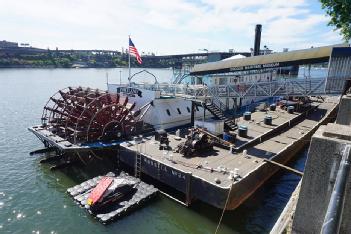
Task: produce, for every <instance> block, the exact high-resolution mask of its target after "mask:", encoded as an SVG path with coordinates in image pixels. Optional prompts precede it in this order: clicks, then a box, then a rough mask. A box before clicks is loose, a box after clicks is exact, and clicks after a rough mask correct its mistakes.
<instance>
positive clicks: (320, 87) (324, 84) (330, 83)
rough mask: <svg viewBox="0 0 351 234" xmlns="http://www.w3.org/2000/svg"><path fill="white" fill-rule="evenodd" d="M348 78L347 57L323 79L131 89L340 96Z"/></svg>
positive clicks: (189, 94)
mask: <svg viewBox="0 0 351 234" xmlns="http://www.w3.org/2000/svg"><path fill="white" fill-rule="evenodd" d="M350 78H351V57H337V58H334V59H333V61H331V62H330V63H329V67H328V73H327V75H326V76H325V77H303V78H278V79H276V80H271V81H263V82H262V81H252V82H238V83H235V84H229V85H211V86H207V85H188V84H167V83H161V84H160V83H155V84H135V83H133V84H132V86H133V87H135V88H141V89H147V90H160V91H161V94H162V95H170V96H178V97H183V98H185V99H193V100H196V99H200V100H203V99H206V98H214V99H218V98H245V97H250V98H254V97H262V98H264V97H267V98H268V97H274V96H323V95H340V94H342V93H343V91H344V89H345V83H346V81H347V80H349V79H350Z"/></svg>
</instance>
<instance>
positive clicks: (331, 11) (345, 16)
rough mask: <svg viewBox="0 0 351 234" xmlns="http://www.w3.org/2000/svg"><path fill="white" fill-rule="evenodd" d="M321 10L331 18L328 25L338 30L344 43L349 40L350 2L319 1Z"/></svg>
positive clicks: (350, 28) (340, 0) (337, 0)
mask: <svg viewBox="0 0 351 234" xmlns="http://www.w3.org/2000/svg"><path fill="white" fill-rule="evenodd" d="M320 1H321V3H322V8H323V9H325V10H326V12H327V14H328V15H329V16H330V17H331V20H330V22H329V24H328V25H333V26H335V27H336V28H337V29H340V31H341V34H342V35H343V37H344V39H345V41H349V40H350V39H351V1H350V0H320Z"/></svg>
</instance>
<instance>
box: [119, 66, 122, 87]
mask: <svg viewBox="0 0 351 234" xmlns="http://www.w3.org/2000/svg"><path fill="white" fill-rule="evenodd" d="M119 84H120V85H121V84H122V70H119Z"/></svg>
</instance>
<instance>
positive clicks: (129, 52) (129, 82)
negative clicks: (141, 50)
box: [128, 35, 130, 85]
mask: <svg viewBox="0 0 351 234" xmlns="http://www.w3.org/2000/svg"><path fill="white" fill-rule="evenodd" d="M129 41H130V35H128V70H129V77H128V81H129V85H130V46H129Z"/></svg>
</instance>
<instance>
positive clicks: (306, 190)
mask: <svg viewBox="0 0 351 234" xmlns="http://www.w3.org/2000/svg"><path fill="white" fill-rule="evenodd" d="M337 123H340V124H334V123H333V124H328V125H327V126H321V127H320V128H319V129H318V131H317V132H316V133H315V134H314V135H313V137H312V140H311V145H310V148H309V152H308V158H307V162H306V166H305V171H304V176H303V178H302V183H301V191H300V195H299V199H298V202H297V206H296V211H295V215H294V220H293V226H292V232H293V233H304V234H305V233H307V234H308V233H320V231H321V228H322V225H323V221H324V217H325V213H326V210H327V207H328V204H329V200H330V196H331V193H332V191H333V187H334V183H335V179H336V175H337V172H338V168H339V165H340V161H341V158H342V154H343V152H344V150H345V146H346V145H351V126H350V125H351V124H350V123H351V97H349V96H345V97H343V99H342V101H341V105H340V110H339V113H338V118H337ZM341 124H344V125H341ZM343 207H344V208H343V213H342V221H341V225H340V232H339V233H351V174H350V175H349V178H348V180H347V186H346V193H345V203H344V206H343Z"/></svg>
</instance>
